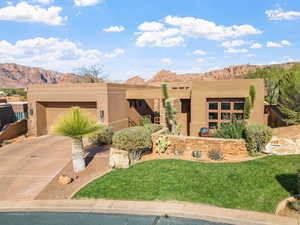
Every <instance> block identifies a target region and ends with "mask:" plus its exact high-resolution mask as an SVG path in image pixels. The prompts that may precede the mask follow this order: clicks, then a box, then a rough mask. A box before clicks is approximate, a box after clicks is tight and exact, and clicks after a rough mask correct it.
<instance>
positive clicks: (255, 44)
mask: <svg viewBox="0 0 300 225" xmlns="http://www.w3.org/2000/svg"><path fill="white" fill-rule="evenodd" d="M250 48H253V49H258V48H262V45H261V44H259V43H254V44H252V45H251V46H250Z"/></svg>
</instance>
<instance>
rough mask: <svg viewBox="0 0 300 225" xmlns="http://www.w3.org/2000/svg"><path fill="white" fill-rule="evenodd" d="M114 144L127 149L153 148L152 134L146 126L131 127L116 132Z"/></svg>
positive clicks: (130, 150) (113, 139)
mask: <svg viewBox="0 0 300 225" xmlns="http://www.w3.org/2000/svg"><path fill="white" fill-rule="evenodd" d="M112 142H113V145H114V146H115V147H117V148H119V149H122V150H125V151H129V152H132V151H141V150H148V149H151V148H152V141H151V135H150V133H149V131H148V130H147V129H145V128H144V127H139V126H138V127H130V128H126V129H123V130H120V131H118V132H116V133H115V134H114V135H113V138H112Z"/></svg>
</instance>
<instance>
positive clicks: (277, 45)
mask: <svg viewBox="0 0 300 225" xmlns="http://www.w3.org/2000/svg"><path fill="white" fill-rule="evenodd" d="M291 45H292V43H291V42H289V41H287V40H283V41H281V42H279V43H278V42H272V41H269V42H268V43H267V47H268V48H282V47H284V46H291Z"/></svg>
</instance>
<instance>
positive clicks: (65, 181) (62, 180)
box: [57, 175, 73, 185]
mask: <svg viewBox="0 0 300 225" xmlns="http://www.w3.org/2000/svg"><path fill="white" fill-rule="evenodd" d="M72 181H73V179H72V178H70V177H68V176H65V175H60V176H59V178H58V180H57V183H59V184H64V185H65V184H70V183H72Z"/></svg>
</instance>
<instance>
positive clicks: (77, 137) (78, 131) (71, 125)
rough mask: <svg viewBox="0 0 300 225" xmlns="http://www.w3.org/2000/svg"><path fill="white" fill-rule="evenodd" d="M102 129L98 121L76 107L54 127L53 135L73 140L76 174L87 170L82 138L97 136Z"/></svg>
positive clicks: (60, 118)
mask: <svg viewBox="0 0 300 225" xmlns="http://www.w3.org/2000/svg"><path fill="white" fill-rule="evenodd" d="M99 129H100V126H98V125H97V122H96V120H93V119H91V118H90V117H89V116H88V115H85V114H84V113H82V112H81V111H80V109H79V108H78V107H74V108H72V109H71V111H70V112H69V113H67V114H65V115H62V116H61V117H59V119H58V121H57V123H56V124H55V125H54V127H53V133H54V134H57V135H62V136H67V137H70V138H72V159H73V168H74V172H75V173H78V172H81V171H83V170H85V168H86V165H85V161H84V150H83V143H82V137H83V136H89V135H93V134H95V133H96V132H97V131H98V130H99Z"/></svg>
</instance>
